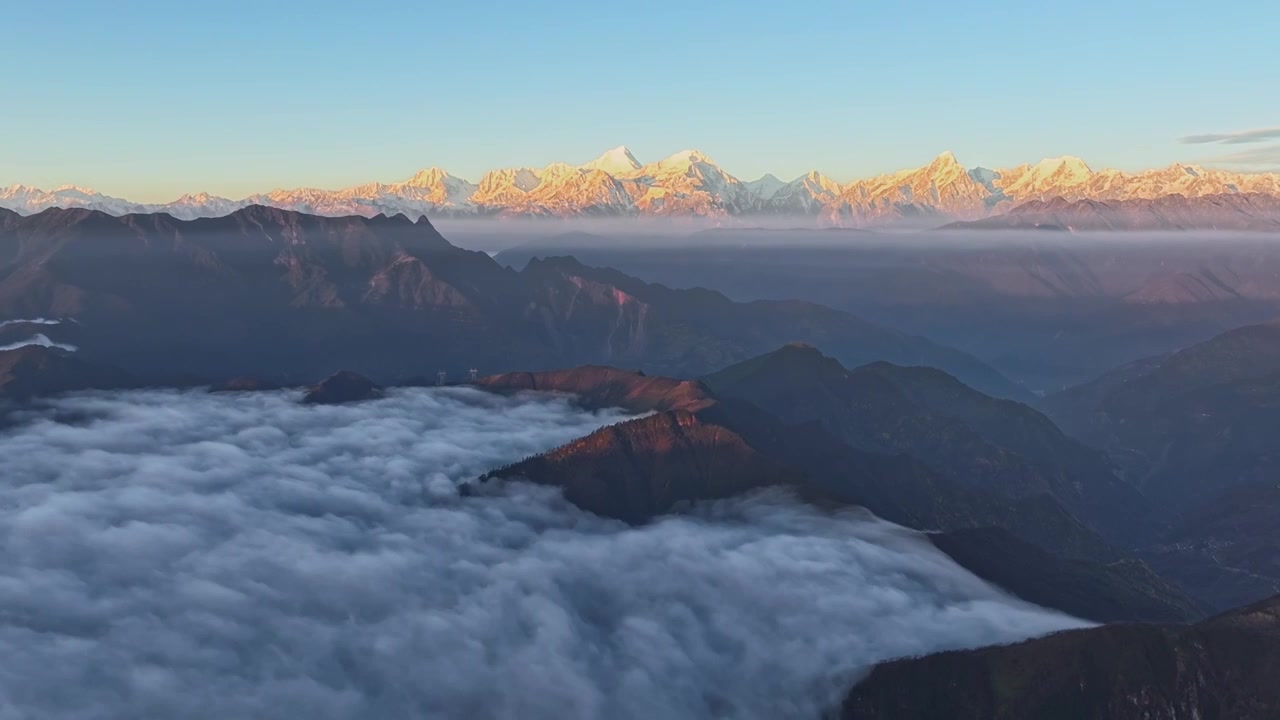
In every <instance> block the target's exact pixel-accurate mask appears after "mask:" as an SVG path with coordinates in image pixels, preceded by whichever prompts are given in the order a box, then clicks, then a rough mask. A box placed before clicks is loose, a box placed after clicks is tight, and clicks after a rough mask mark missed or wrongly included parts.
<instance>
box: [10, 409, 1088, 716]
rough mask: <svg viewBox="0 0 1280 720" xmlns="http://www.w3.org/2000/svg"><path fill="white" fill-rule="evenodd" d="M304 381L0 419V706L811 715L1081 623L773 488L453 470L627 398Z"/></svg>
mask: <svg viewBox="0 0 1280 720" xmlns="http://www.w3.org/2000/svg"><path fill="white" fill-rule="evenodd" d="M296 400H297V393H295V392H282V393H260V394H227V395H221V394H206V393H201V392H177V391H133V392H123V393H94V394H85V395H79V396H72V397H66V398H63V399H60V400H56V401H53V403H52V406H51V407H50V408H49V409H46V410H41V411H35V412H34V413H33V414H32V416H30V417H28V418H26V420H25V422H24V424H22V425H20V426H18V427H16V428H11V429H10V430H8V431H6V432H5V433H4V434H3V435H0V478H3V482H2V483H0V543H2V546H3V548H4V552H3V553H0V718H6V719H8V718H28V717H31V718H34V717H39V718H94V719H95V720H96V719H102V718H184V719H197V718H223V719H225V718H282V717H298V718H308V719H309V720H311V719H315V720H320V719H324V718H405V717H423V718H437V717H448V718H477V719H483V718H503V717H521V718H534V719H535V720H536V719H539V718H606V717H607V718H623V719H625V718H667V719H678V718H695V717H707V716H711V715H716V716H719V717H730V718H756V717H761V718H763V717H803V716H806V715H808V716H814V715H816V714H817V713H818V712H819V710H820V709H821V706H822V705H823V704H824V703H828V702H831V701H833V700H834V699H835V698H836V697H838V696H839V694H840V693H841V691H842V690H843V689H844V687H846V686H847V684H848V683H849V682H850V681H851V680H852V679H853V678H854V677H856V675H857V674H858V672H859V671H860V670H861V669H862V668H864V667H865V666H866V665H867V664H869V663H872V662H875V661H877V660H880V659H884V658H889V657H894V656H900V655H903V654H913V653H922V652H926V651H931V650H935V649H939V648H949V647H959V646H973V645H980V644H986V643H994V642H1003V641H1011V640H1016V639H1020V638H1024V637H1028V636H1031V635H1037V634H1041V633H1045V632H1048V631H1052V630H1057V629H1061V628H1066V627H1073V626H1078V625H1080V623H1079V621H1076V620H1073V619H1071V618H1067V617H1064V616H1062V615H1059V614H1057V613H1052V612H1048V611H1045V610H1043V609H1040V608H1036V607H1033V606H1030V605H1027V604H1025V603H1022V602H1019V601H1016V600H1013V599H1011V598H1009V597H1007V596H1005V595H1003V594H1002V593H1000V592H998V591H996V590H995V589H993V588H991V587H989V586H987V585H986V584H984V583H983V582H981V581H979V580H978V579H977V578H975V577H973V576H972V575H970V574H969V573H967V572H965V571H963V570H962V569H960V568H959V567H957V566H956V565H955V564H954V563H952V562H951V561H950V560H949V559H948V558H946V557H945V556H944V555H942V554H941V553H939V552H937V551H936V550H934V549H932V547H931V546H929V545H927V544H926V543H925V542H923V541H922V540H921V539H920V538H919V537H918V536H916V535H914V534H913V533H910V532H907V531H905V530H903V529H901V528H898V527H896V526H893V525H890V524H887V523H884V522H881V521H879V520H875V519H873V518H870V517H869V516H867V515H865V514H859V513H848V514H844V515H836V516H832V515H824V514H820V513H818V512H816V511H814V510H812V509H809V508H807V507H805V506H802V505H799V504H797V503H795V502H793V501H791V500H790V499H788V498H787V497H785V496H781V495H778V494H776V493H765V494H762V495H756V496H753V497H749V498H743V499H739V500H735V501H730V502H723V503H713V504H708V505H704V506H701V507H699V508H696V509H694V510H693V511H692V513H691V514H690V515H689V516H685V517H680V518H670V519H666V520H663V521H660V522H657V523H654V524H651V525H649V526H645V527H641V528H628V527H626V526H623V525H621V524H619V523H615V522H612V521H608V520H604V519H601V518H597V517H594V516H591V515H588V514H586V513H583V512H581V511H578V510H576V509H575V508H573V507H571V506H569V505H567V503H565V502H564V501H563V500H562V499H561V498H560V497H559V496H558V494H557V493H555V492H553V491H550V490H549V489H547V488H536V487H532V486H528V485H524V484H511V485H507V486H505V487H501V488H495V489H493V490H492V491H490V492H486V493H485V494H483V495H482V496H473V497H462V496H460V495H459V494H458V493H457V491H456V489H455V488H456V483H457V482H458V481H461V480H465V479H469V478H471V477H474V476H476V475H477V474H479V473H481V472H483V471H484V470H486V469H488V468H490V467H492V466H494V465H498V464H501V463H504V462H508V461H511V460H515V459H518V458H520V457H523V456H525V455H528V454H531V453H534V452H537V451H540V450H544V449H547V448H550V447H552V446H554V445H557V444H559V443H561V442H564V441H567V440H569V439H571V438H573V437H576V436H579V435H582V434H584V433H586V432H588V431H590V430H592V429H594V428H595V427H598V426H600V425H601V424H604V423H608V422H612V421H614V420H617V419H618V418H619V417H620V416H618V415H616V414H609V413H601V414H588V413H584V412H582V411H580V410H577V409H575V408H573V407H572V406H571V405H570V404H569V403H567V402H565V401H564V400H563V399H556V398H547V397H542V398H530V397H527V396H526V397H521V398H503V397H497V396H492V395H486V394H483V393H479V392H477V391H473V390H466V389H413V390H396V391H393V392H392V393H391V395H390V397H388V398H386V399H385V400H380V401H376V402H370V403H363V404H357V405H348V406H337V407H313V406H307V407H304V406H301V405H299V404H297V402H296ZM55 417H56V418H57V420H55V419H54V418H55Z"/></svg>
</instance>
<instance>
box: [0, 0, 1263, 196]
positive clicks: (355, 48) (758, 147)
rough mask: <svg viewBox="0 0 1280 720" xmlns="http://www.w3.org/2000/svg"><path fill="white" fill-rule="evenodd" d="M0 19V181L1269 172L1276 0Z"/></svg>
mask: <svg viewBox="0 0 1280 720" xmlns="http://www.w3.org/2000/svg"><path fill="white" fill-rule="evenodd" d="M303 6H305V9H302V7H303ZM3 15H4V22H3V27H0V38H2V39H3V42H0V66H2V67H4V68H5V69H6V70H5V72H3V73H0V97H3V98H4V100H3V101H2V102H3V104H4V107H3V109H2V110H0V186H4V185H9V184H12V183H24V184H29V185H35V186H37V187H44V188H52V187H54V186H57V185H61V184H64V183H70V184H77V185H84V186H90V187H94V188H96V189H98V190H100V191H102V192H106V193H108V194H111V195H117V196H123V197H128V198H130V199H132V200H136V201H140V202H156V201H167V200H171V199H173V198H175V197H177V196H178V195H180V194H182V193H186V192H197V191H209V192H213V193H215V194H219V195H225V196H229V197H234V198H238V197H243V196H244V195H247V194H250V193H253V192H259V191H264V190H268V189H271V188H274V187H298V186H316V187H342V186H346V185H351V184H355V183H360V182H369V181H384V182H389V181H394V180H398V179H403V178H405V177H408V176H409V175H411V174H412V173H413V172H414V171H416V170H417V169H419V168H423V167H428V166H440V167H444V168H446V169H448V170H449V171H451V172H453V173H454V174H456V175H460V176H462V177H465V178H468V179H471V180H476V179H478V178H479V176H480V175H481V174H482V173H483V172H484V171H485V170H488V169H491V168H494V167H500V166H540V165H544V164H546V163H548V162H551V161H554V160H563V161H567V162H584V161H586V160H588V159H590V158H592V157H594V156H596V155H598V154H599V153H601V152H602V151H604V150H606V149H608V148H611V147H613V146H616V145H619V144H625V145H627V146H629V147H630V148H631V149H632V151H633V152H634V153H635V154H636V156H637V157H638V158H639V159H640V160H641V161H642V162H643V161H648V160H656V159H659V158H661V157H664V156H666V155H669V154H671V153H673V152H676V151H678V150H680V149H682V148H697V149H699V150H702V151H704V152H706V153H707V154H708V155H710V156H711V157H712V158H713V159H715V160H716V161H717V162H719V163H720V165H721V166H723V167H724V168H725V169H726V170H727V171H729V172H731V173H733V174H735V175H737V176H739V177H741V178H744V179H753V178H755V177H759V176H760V175H762V174H763V173H765V172H772V173H774V174H775V175H778V176H779V177H782V178H784V179H790V178H792V177H795V176H798V175H800V174H802V173H804V172H807V171H808V170H811V169H817V170H819V171H821V172H823V173H826V174H828V175H830V176H832V177H834V178H836V179H838V180H841V181H847V180H851V179H854V178H858V177H867V176H871V175H875V174H878V173H882V172H888V171H892V170H897V169H901V168H904V167H911V166H915V165H920V164H923V163H926V162H928V161H929V160H930V159H931V158H932V157H934V156H936V155H937V154H938V153H940V152H942V151H944V150H951V151H954V152H955V153H956V155H957V156H958V157H959V159H960V161H961V162H962V163H964V164H966V165H969V166H976V165H982V166H986V167H999V166H1009V165H1015V164H1018V163H1022V162H1033V161H1035V160H1038V159H1040V158H1043V157H1051V156H1057V155H1063V154H1071V155H1078V156H1080V157H1082V158H1084V159H1085V160H1086V161H1087V162H1089V163H1090V164H1091V165H1093V166H1094V167H1104V166H1110V167H1119V168H1121V169H1129V170H1136V169H1141V168H1145V167H1152V166H1160V165H1166V164H1169V163H1171V162H1175V161H1176V162H1203V163H1205V164H1210V165H1218V166H1224V167H1231V168H1232V169H1239V170H1276V169H1280V130H1274V131H1272V130H1273V129H1275V128H1277V126H1280V94H1277V93H1276V91H1275V89H1276V88H1277V87H1280V51H1277V49H1276V29H1277V28H1280V3H1276V2H1275V1H1274V0H1235V1H1234V2H1226V3H1215V4H1211V5H1206V4H1205V3H1203V2H1199V1H1195V2H1193V1H1191V0H1164V1H1162V2H1156V1H1154V0H1150V1H1148V0H1076V1H1075V2H1054V3H1039V2H1036V3H1031V2H1026V3H1023V2H1017V3H958V2H954V1H953V0H914V1H899V2H890V1H888V0H876V1H856V0H850V1H846V2H839V1H836V0H815V1H812V2H803V3H801V2H779V1H774V2H757V1H755V0H736V1H734V0H683V1H671V0H650V1H649V2H645V3H626V2H612V1H609V2H605V1H603V0H545V1H544V2H538V3H532V2H516V1H515V0H453V1H451V2H435V1H428V2H419V3H409V2H385V1H382V0H370V1H368V2H359V3H356V2H333V1H330V0H316V1H313V2H307V3H289V2H283V1H275V0H260V1H259V2H245V1H241V0H211V1H210V2H203V3H172V2H159V1H157V0H132V1H131V2H106V1H94V0H82V1H79V2H73V1H71V0H47V1H46V2H41V3H9V4H8V5H7V6H6V7H5V9H4V13H3ZM1243 131H1259V132H1257V133H1255V135H1254V136H1238V135H1237V136H1232V135H1231V134H1232V133H1241V132H1243ZM1193 135H1224V136H1226V137H1221V138H1216V141H1209V140H1211V139H1205V138H1201V140H1204V141H1203V142H1199V143H1188V142H1184V141H1182V140H1181V139H1184V138H1186V137H1188V136H1193ZM1246 141H1248V142H1246Z"/></svg>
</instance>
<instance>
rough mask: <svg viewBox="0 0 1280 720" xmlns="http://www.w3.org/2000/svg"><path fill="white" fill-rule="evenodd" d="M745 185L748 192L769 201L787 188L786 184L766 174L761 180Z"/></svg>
mask: <svg viewBox="0 0 1280 720" xmlns="http://www.w3.org/2000/svg"><path fill="white" fill-rule="evenodd" d="M743 185H744V187H746V189H747V192H749V193H751V194H752V195H754V196H755V197H756V198H758V199H760V200H768V199H769V198H772V197H773V196H774V195H776V194H778V191H779V190H781V189H782V188H783V187H785V186H786V183H784V182H782V181H781V180H779V179H778V178H776V177H774V176H773V175H772V174H771V173H765V175H764V176H763V177H761V178H760V179H759V180H752V181H751V182H748V183H744V184H743Z"/></svg>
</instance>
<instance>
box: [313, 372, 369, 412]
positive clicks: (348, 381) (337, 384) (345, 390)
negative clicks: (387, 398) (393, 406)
mask: <svg viewBox="0 0 1280 720" xmlns="http://www.w3.org/2000/svg"><path fill="white" fill-rule="evenodd" d="M382 396H383V392H382V388H380V387H378V386H377V385H376V384H374V382H373V381H372V380H370V379H369V378H367V377H365V376H363V375H360V374H358V373H353V372H351V371H350V370H341V371H339V372H336V373H334V374H332V375H330V376H329V377H327V378H325V379H324V380H321V381H320V382H319V383H317V384H315V385H312V386H311V387H309V388H307V394H306V395H303V396H302V402H303V403H304V404H306V405H340V404H342V403H349V402H359V401H360V400H376V399H377V398H380V397H382Z"/></svg>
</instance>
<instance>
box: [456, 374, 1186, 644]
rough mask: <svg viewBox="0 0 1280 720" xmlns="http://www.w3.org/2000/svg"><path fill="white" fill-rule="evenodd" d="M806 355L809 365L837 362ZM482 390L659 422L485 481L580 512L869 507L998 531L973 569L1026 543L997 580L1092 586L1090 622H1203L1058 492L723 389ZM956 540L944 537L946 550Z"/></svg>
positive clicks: (595, 384)
mask: <svg viewBox="0 0 1280 720" xmlns="http://www.w3.org/2000/svg"><path fill="white" fill-rule="evenodd" d="M787 351H789V350H788V349H784V351H782V352H787ZM805 352H806V358H807V360H806V361H812V360H813V359H815V357H816V359H817V360H819V361H821V362H826V361H829V360H830V359H829V358H823V357H822V356H821V354H820V353H816V351H814V352H812V353H810V352H809V351H805ZM749 362H750V363H755V362H756V361H749ZM478 384H479V385H480V386H482V387H487V388H491V389H499V390H502V391H512V390H528V389H539V390H549V391H559V392H575V393H579V394H580V395H581V396H582V397H583V398H584V403H585V404H587V405H588V406H600V405H602V404H614V405H619V406H622V407H624V408H627V409H631V410H633V411H637V412H649V413H651V414H649V415H646V416H644V417H642V418H639V419H636V420H631V421H626V422H622V423H618V424H616V425H613V426H610V427H607V428H603V429H601V430H599V431H597V432H595V433H592V434H591V435H588V436H586V437H584V438H580V439H578V440H576V441H574V442H572V443H569V444H568V445H565V446H563V447H561V448H557V449H555V450H552V451H550V452H547V453H544V454H541V455H538V456H535V457H532V458H528V459H526V460H524V461H521V462H518V463H515V464H513V465H511V466H508V467H505V468H499V469H497V470H495V471H493V472H491V473H489V474H487V475H486V476H485V477H484V478H482V480H481V482H483V481H487V480H490V479H495V478H521V479H525V480H529V481H532V482H537V483H542V484H548V485H555V486H558V487H561V488H563V489H564V491H565V494H566V497H568V498H569V499H570V500H571V501H573V502H575V503H576V504H578V505H579V506H580V507H583V508H584V509H586V510H589V511H591V512H595V513H598V514H602V515H606V516H609V517H615V518H618V519H622V520H625V521H627V522H631V523H642V522H645V521H648V520H650V519H652V518H654V517H656V516H658V515H661V514H664V513H668V512H672V511H675V510H678V508H679V507H680V505H681V504H682V503H685V502H689V501H694V500H706V499H717V498H725V497H730V496H733V495H737V494H741V493H744V492H748V491H750V490H752V489H756V488H760V487H764V486H775V485H781V486H786V487H789V488H792V489H793V490H794V491H795V492H797V493H798V494H799V495H800V496H801V497H803V498H805V499H806V500H808V501H810V502H813V503H816V504H818V505H820V506H826V505H831V506H846V505H850V504H852V505H860V506H862V507H865V508H867V509H869V510H871V511H872V512H874V513H875V514H876V515H878V516H880V517H883V518H885V519H887V520H891V521H893V522H897V523H899V524H903V525H906V526H908V527H913V528H917V529H924V530H938V529H942V530H947V531H961V530H966V529H981V528H986V529H988V530H989V532H986V533H985V534H979V535H971V536H967V537H965V538H962V539H961V540H958V541H957V542H963V543H964V553H960V552H958V551H957V552H956V556H957V557H963V560H962V561H961V562H962V564H965V565H966V566H970V565H971V566H974V567H984V566H985V567H990V566H991V565H992V563H993V562H996V561H998V560H1000V559H1003V558H1007V557H1008V556H1009V551H1008V550H1007V546H1008V545H1009V540H1010V539H1011V538H1020V540H1019V541H1018V542H1019V543H1021V545H1020V546H1019V547H1024V546H1025V547H1028V548H1031V549H1027V550H1024V551H1023V557H1027V556H1033V557H1031V559H1030V560H1029V561H1024V562H1022V564H1021V565H1019V566H1017V568H1016V569H1015V570H1013V571H1012V574H1011V575H1007V576H999V574H998V573H996V574H992V573H988V575H984V576H986V577H989V579H991V580H992V581H993V582H997V583H1000V584H1002V585H1006V586H1007V587H1010V588H1011V589H1013V591H1014V592H1018V593H1027V594H1028V595H1035V596H1037V598H1038V600H1041V601H1044V600H1045V599H1048V602H1047V604H1049V605H1051V606H1054V607H1063V606H1062V605H1058V604H1055V603H1054V602H1053V598H1052V597H1051V596H1052V595H1053V592H1052V591H1051V588H1053V587H1055V586H1060V585H1061V584H1063V583H1066V584H1068V585H1070V586H1071V587H1073V588H1078V591H1077V592H1076V593H1075V594H1074V595H1073V597H1072V598H1070V599H1069V601H1068V603H1067V605H1068V606H1069V607H1070V609H1069V611H1070V612H1073V613H1077V614H1080V615H1082V616H1085V617H1093V618H1096V619H1107V620H1111V619H1137V618H1143V619H1163V620H1181V619H1187V618H1191V617H1196V616H1197V615H1198V614H1199V609H1198V608H1197V607H1196V606H1195V604H1194V603H1192V602H1190V601H1188V600H1187V599H1186V597H1185V596H1184V595H1182V594H1181V593H1180V592H1179V591H1177V590H1175V589H1173V588H1171V587H1169V586H1168V585H1167V584H1165V583H1164V582H1163V581H1161V580H1160V579H1159V578H1158V577H1156V576H1155V575H1154V574H1153V573H1151V571H1150V570H1149V569H1148V568H1146V566H1144V565H1142V564H1141V563H1139V562H1134V561H1129V560H1125V558H1126V556H1125V555H1124V553H1123V552H1122V551H1120V550H1118V549H1116V548H1115V547H1113V546H1111V545H1109V544H1107V543H1106V542H1105V541H1104V540H1102V539H1101V538H1100V537H1099V536H1098V535H1097V534H1096V533H1095V532H1094V531H1093V530H1092V529H1090V528H1089V527H1088V526H1087V525H1086V524H1084V523H1082V522H1081V521H1080V520H1079V519H1077V518H1076V517H1075V516H1073V515H1072V514H1071V512H1069V511H1068V510H1067V509H1066V508H1065V507H1064V506H1063V504H1062V503H1061V502H1059V501H1058V500H1057V499H1055V498H1054V497H1053V496H1052V495H1051V494H1049V493H1043V492H1035V493H1026V494H1023V495H1022V496H1018V494H1016V493H1003V492H993V491H991V490H990V489H988V488H984V487H982V486H981V484H980V483H970V482H966V481H962V480H961V479H958V478H956V477H955V476H953V475H951V474H948V473H942V472H939V471H937V470H935V469H933V468H931V467H930V466H929V465H928V464H926V463H923V462H920V461H919V460H917V459H916V458H915V457H913V456H912V455H910V454H908V453H907V452H904V451H902V450H901V449H895V450H894V451H892V452H880V451H877V450H869V449H863V448H858V447H855V446H853V445H851V444H849V443H847V442H845V441H844V440H842V439H841V438H840V437H838V436H836V435H834V434H832V433H831V432H829V431H828V430H827V428H825V427H824V426H823V424H822V423H821V422H817V421H811V422H800V423H788V422H785V421H784V420H782V419H779V418H778V417H776V416H775V415H774V414H772V413H771V412H769V411H767V410H765V409H762V408H760V407H758V406H757V405H754V404H751V403H748V402H746V401H744V400H741V399H737V398H732V397H724V396H721V395H719V394H718V393H716V392H715V391H714V388H713V387H712V386H713V385H714V381H709V382H707V383H692V382H680V381H675V380H667V379H657V378H653V377H650V376H646V375H643V374H640V373H628V372H624V371H618V370H611V369H607V368H599V367H588V368H583V369H582V371H581V373H579V372H577V371H560V372H554V373H512V374H509V375H505V376H500V377H497V378H488V379H483V380H481V381H480V382H479V383H478ZM947 535H948V533H943V534H942V535H940V536H938V537H939V539H940V544H939V547H942V548H943V549H944V551H946V550H947V547H946V546H945V545H944V544H942V541H943V539H944V538H946V537H947ZM1041 548H1046V549H1041ZM953 550H954V548H953ZM1068 558H1070V559H1068ZM1047 560H1051V562H1050V561H1047ZM1063 609H1066V608H1065V607H1064V608H1063Z"/></svg>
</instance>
